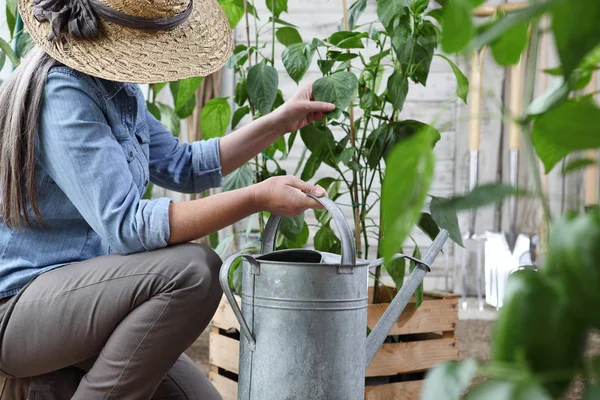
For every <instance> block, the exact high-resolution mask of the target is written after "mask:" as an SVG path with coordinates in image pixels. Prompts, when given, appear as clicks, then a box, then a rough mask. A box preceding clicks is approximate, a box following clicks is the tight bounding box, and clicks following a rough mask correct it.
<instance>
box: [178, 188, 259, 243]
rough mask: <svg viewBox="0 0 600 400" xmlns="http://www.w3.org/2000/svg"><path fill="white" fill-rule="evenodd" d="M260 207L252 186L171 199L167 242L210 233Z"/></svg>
mask: <svg viewBox="0 0 600 400" xmlns="http://www.w3.org/2000/svg"><path fill="white" fill-rule="evenodd" d="M258 211H260V210H259V209H258V208H257V206H256V201H255V199H254V192H253V189H252V187H247V188H244V189H239V190H233V191H231V192H224V193H219V194H216V195H213V196H209V197H206V198H203V199H199V200H193V201H184V202H181V203H171V206H170V207H169V227H170V231H171V235H170V237H169V240H168V244H169V245H174V244H179V243H185V242H189V241H192V240H196V239H198V238H201V237H204V236H207V235H209V234H210V233H212V232H217V231H218V230H220V229H223V228H225V227H227V226H229V225H232V224H234V223H236V222H237V221H239V220H241V219H244V218H246V217H248V216H249V215H252V214H254V213H256V212H258Z"/></svg>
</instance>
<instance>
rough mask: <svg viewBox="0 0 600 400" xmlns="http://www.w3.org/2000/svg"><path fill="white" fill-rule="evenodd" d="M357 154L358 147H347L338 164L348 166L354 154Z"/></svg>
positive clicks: (339, 157)
mask: <svg viewBox="0 0 600 400" xmlns="http://www.w3.org/2000/svg"><path fill="white" fill-rule="evenodd" d="M355 153H356V147H347V148H345V149H344V150H342V152H341V153H340V155H339V156H338V162H341V163H342V164H344V165H348V163H349V162H350V160H352V157H354V154H355Z"/></svg>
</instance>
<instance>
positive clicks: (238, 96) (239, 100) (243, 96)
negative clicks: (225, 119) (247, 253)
mask: <svg viewBox="0 0 600 400" xmlns="http://www.w3.org/2000/svg"><path fill="white" fill-rule="evenodd" d="M246 100H248V90H247V86H246V78H242V80H241V81H239V82H238V83H236V85H235V104H237V105H238V106H242V105H243V104H244V103H245V102H246Z"/></svg>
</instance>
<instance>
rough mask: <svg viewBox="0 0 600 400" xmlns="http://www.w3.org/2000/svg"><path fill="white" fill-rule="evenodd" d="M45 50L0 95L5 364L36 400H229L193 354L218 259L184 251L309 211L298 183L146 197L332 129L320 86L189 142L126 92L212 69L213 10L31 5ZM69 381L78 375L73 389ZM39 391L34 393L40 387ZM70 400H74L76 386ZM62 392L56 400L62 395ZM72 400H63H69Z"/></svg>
mask: <svg viewBox="0 0 600 400" xmlns="http://www.w3.org/2000/svg"><path fill="white" fill-rule="evenodd" d="M19 7H20V12H21V15H22V16H23V19H24V22H25V25H26V28H27V29H28V31H29V32H30V34H31V36H32V38H33V40H34V41H35V43H36V44H37V45H38V46H39V47H40V48H41V49H39V50H34V51H32V52H31V54H30V56H29V57H28V59H27V60H26V61H24V62H23V63H22V65H21V66H19V68H18V69H17V70H16V71H15V72H14V74H13V75H12V76H11V78H10V79H9V80H8V81H7V82H6V83H5V84H4V87H3V90H2V93H1V95H0V169H1V175H0V178H1V179H0V199H1V200H0V211H1V218H0V298H1V300H0V318H2V324H1V325H0V340H1V348H0V370H1V372H2V373H3V374H4V375H6V376H11V377H17V378H19V377H29V376H39V375H42V376H44V377H45V380H44V379H38V380H33V381H32V390H33V391H34V393H36V394H35V395H31V394H30V399H33V398H35V399H40V398H43V399H46V398H71V396H72V398H73V399H85V400H94V399H150V398H153V399H167V398H168V399H203V400H211V399H217V398H220V397H219V395H218V393H217V392H216V390H215V389H214V388H213V387H212V386H211V385H210V383H209V382H208V381H207V379H206V377H204V376H203V375H202V374H201V373H200V372H199V371H198V369H197V368H196V367H195V366H194V364H193V363H192V362H191V361H190V360H189V359H187V358H185V357H184V356H182V353H183V351H184V350H185V349H186V348H188V346H189V345H190V344H191V343H192V342H193V341H194V340H195V339H196V338H197V337H198V336H199V335H200V333H201V332H202V331H203V330H204V329H205V327H206V325H207V324H208V322H209V321H210V319H211V317H212V315H213V313H214V312H215V310H216V307H217V304H218V302H219V300H220V298H221V290H220V287H219V283H218V270H219V268H220V265H221V260H220V259H219V257H218V256H217V255H216V254H215V253H214V252H213V251H212V250H210V249H208V248H206V247H203V246H199V245H194V244H185V243H187V242H189V241H191V240H194V239H197V238H200V237H203V236H205V235H207V234H209V233H211V232H215V231H217V230H219V229H221V228H224V227H226V226H228V225H231V224H233V223H234V222H236V221H239V220H241V219H243V218H245V217H247V216H249V215H251V214H253V213H256V212H259V211H269V212H271V213H275V214H280V215H287V216H291V215H297V214H299V213H301V212H304V211H305V210H306V209H308V208H313V207H318V203H317V202H316V201H314V200H312V199H310V198H309V197H308V196H306V193H312V194H314V195H317V196H323V195H324V194H325V192H324V190H323V189H322V188H320V187H314V186H312V185H310V184H308V183H306V182H303V181H301V180H299V179H298V178H295V177H277V178H272V179H269V180H267V181H265V182H262V183H260V184H257V185H254V186H251V187H248V188H245V189H240V190H236V191H232V192H227V193H222V194H218V195H215V196H211V197H208V198H205V199H200V200H196V201H188V202H181V203H176V204H175V203H172V202H171V200H170V199H168V198H159V199H154V200H142V199H141V197H142V195H143V193H144V192H145V190H146V188H147V186H148V184H149V182H154V183H156V184H158V185H160V186H163V187H166V188H169V189H172V190H178V191H181V192H202V191H204V190H206V189H208V188H211V187H216V186H219V184H220V182H221V177H222V176H223V175H226V174H228V173H230V172H232V171H233V170H235V169H236V168H238V167H240V166H241V165H243V164H244V163H245V162H246V161H248V160H249V159H250V158H251V157H253V156H254V155H255V154H257V153H259V152H260V151H262V150H264V149H265V148H267V147H268V146H269V145H270V144H271V143H273V142H274V141H275V140H276V139H277V138H279V137H280V136H282V135H283V134H285V133H286V132H290V131H293V130H296V129H299V128H301V127H302V126H304V125H306V124H307V123H309V122H310V121H312V120H314V119H320V118H323V116H324V114H323V113H325V112H328V111H331V110H333V109H334V106H333V105H332V104H328V103H320V102H315V101H311V95H310V88H306V89H304V90H301V91H300V92H299V93H297V94H296V95H295V96H294V97H293V98H292V99H290V100H289V101H288V102H287V103H286V104H285V105H283V106H282V107H280V108H279V109H278V110H276V111H275V112H273V113H272V114H270V115H268V116H265V117H263V118H260V119H258V120H257V121H255V122H253V123H251V124H249V125H247V126H246V127H244V128H242V129H240V130H238V131H237V132H234V133H232V134H230V135H227V136H226V137H223V138H221V139H211V140H208V141H202V142H196V143H193V144H189V145H188V144H182V145H180V144H179V143H178V141H177V139H175V138H173V136H172V134H171V133H170V132H168V131H167V130H166V129H165V128H164V127H163V126H162V125H161V124H160V123H159V122H158V121H157V120H156V119H155V118H154V117H152V115H151V114H150V113H149V112H148V111H147V109H146V106H145V102H144V99H143V96H142V94H141V92H140V89H139V88H138V87H137V86H136V85H134V84H131V83H121V82H135V83H151V82H159V81H169V80H171V81H172V80H179V79H183V78H187V77H190V76H197V75H203V74H204V75H205V74H209V73H211V72H213V71H215V70H217V69H218V68H220V67H221V66H222V65H223V63H224V62H225V61H226V59H227V58H228V56H229V55H230V53H231V47H232V35H231V31H230V29H229V25H228V23H227V19H226V17H225V16H224V14H223V12H222V10H221V9H220V8H219V6H218V3H217V0H195V1H193V2H192V1H191V0H162V1H161V0H155V1H152V2H150V1H144V2H141V1H139V0H33V2H32V0H20V3H19ZM59 370H62V371H63V372H64V374H65V375H64V377H67V378H68V377H72V376H73V375H72V374H71V375H69V374H68V371H71V372H72V371H83V372H82V374H84V376H83V378H82V379H81V381H79V380H78V379H77V380H76V383H75V385H74V386H73V389H72V392H70V393H69V390H68V389H65V388H64V387H60V386H59V387H57V386H54V385H52V382H53V380H54V379H55V378H56V379H58V382H63V383H65V382H66V381H68V380H69V379H67V378H64V377H63V378H61V373H56V372H55V371H59ZM36 390H37V392H35V391H36ZM73 392H74V393H73ZM53 396H55V397H53ZM61 396H63V397H61Z"/></svg>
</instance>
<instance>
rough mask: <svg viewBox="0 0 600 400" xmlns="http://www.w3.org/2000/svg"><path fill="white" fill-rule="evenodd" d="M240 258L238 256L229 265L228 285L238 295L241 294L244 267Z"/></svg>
mask: <svg viewBox="0 0 600 400" xmlns="http://www.w3.org/2000/svg"><path fill="white" fill-rule="evenodd" d="M243 264H244V263H243V262H242V259H241V258H238V259H237V260H235V261H234V262H233V264H232V265H231V269H230V270H229V287H231V288H232V289H233V292H234V293H235V294H237V295H238V296H241V295H242V279H243V276H244V268H243Z"/></svg>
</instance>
